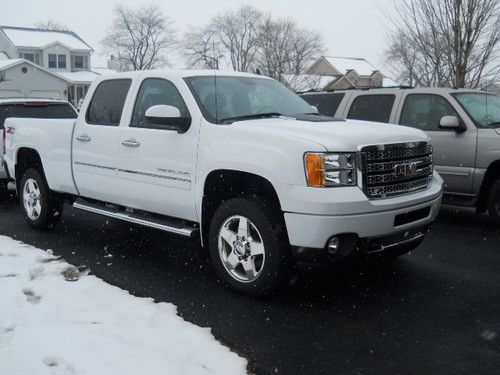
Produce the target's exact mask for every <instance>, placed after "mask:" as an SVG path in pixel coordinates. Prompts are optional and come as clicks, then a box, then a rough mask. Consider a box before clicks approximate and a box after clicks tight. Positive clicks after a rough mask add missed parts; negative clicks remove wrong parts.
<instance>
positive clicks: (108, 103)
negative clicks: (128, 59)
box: [86, 79, 131, 126]
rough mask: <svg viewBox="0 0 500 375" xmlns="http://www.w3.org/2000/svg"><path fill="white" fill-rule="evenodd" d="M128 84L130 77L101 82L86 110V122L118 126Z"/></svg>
mask: <svg viewBox="0 0 500 375" xmlns="http://www.w3.org/2000/svg"><path fill="white" fill-rule="evenodd" d="M130 84H131V80H130V79H112V80H108V81H103V82H101V83H100V84H99V86H97V89H96V90H95V92H94V96H93V97H92V100H91V102H90V105H89V108H88V110H87V114H86V120H87V123H89V124H93V125H109V126H118V125H119V124H120V119H121V117H122V111H123V105H124V104H125V99H127V94H128V90H129V88H130Z"/></svg>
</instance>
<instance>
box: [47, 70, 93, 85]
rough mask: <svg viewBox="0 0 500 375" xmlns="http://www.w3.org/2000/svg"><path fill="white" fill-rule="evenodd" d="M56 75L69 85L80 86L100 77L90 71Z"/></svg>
mask: <svg viewBox="0 0 500 375" xmlns="http://www.w3.org/2000/svg"><path fill="white" fill-rule="evenodd" d="M57 74H59V75H60V76H63V77H64V78H65V79H66V80H67V81H69V82H71V83H80V84H90V83H92V82H93V81H94V80H95V79H96V78H97V77H99V76H100V74H99V73H95V72H92V71H90V70H81V71H79V72H57Z"/></svg>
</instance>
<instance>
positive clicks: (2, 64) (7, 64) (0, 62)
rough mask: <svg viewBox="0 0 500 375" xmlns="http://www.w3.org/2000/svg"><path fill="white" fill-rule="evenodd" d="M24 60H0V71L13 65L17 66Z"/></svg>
mask: <svg viewBox="0 0 500 375" xmlns="http://www.w3.org/2000/svg"><path fill="white" fill-rule="evenodd" d="M23 61H24V59H6V60H0V70H1V69H8V68H10V67H12V66H14V65H17V64H19V63H21V62H23Z"/></svg>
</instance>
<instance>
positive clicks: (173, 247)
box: [0, 200, 500, 374]
mask: <svg viewBox="0 0 500 375" xmlns="http://www.w3.org/2000/svg"><path fill="white" fill-rule="evenodd" d="M65 209H66V211H65V213H64V216H63V220H62V223H61V224H60V225H59V226H58V227H57V228H56V230H55V231H51V232H39V231H34V230H32V229H30V228H29V227H28V226H27V224H25V222H24V219H23V217H22V212H21V210H20V209H19V207H18V205H17V203H16V202H15V201H13V200H12V201H9V202H6V203H3V204H2V205H0V218H1V220H0V234H1V235H6V236H10V237H13V238H16V239H18V240H20V241H23V242H26V243H28V244H32V245H35V246H37V247H39V248H42V249H52V250H53V251H54V254H56V255H61V256H62V257H63V258H64V259H66V260H67V261H68V262H70V263H72V264H74V265H87V266H89V267H90V268H91V270H92V273H93V274H95V275H97V276H98V277H100V278H102V279H104V280H105V281H107V282H109V283H111V284H114V285H116V286H119V287H120V288H123V289H125V290H128V291H129V292H130V293H132V294H134V295H136V296H143V297H152V298H154V299H155V300H156V301H167V302H172V303H174V304H175V305H177V306H178V310H179V314H180V315H182V316H183V317H184V318H185V319H186V320H188V321H190V322H193V323H195V324H198V325H201V326H209V327H212V330H213V333H214V335H215V336H216V338H217V339H219V340H220V341H221V342H223V343H224V344H226V345H228V346H230V347H231V348H232V349H233V350H235V351H236V352H238V353H239V354H241V355H243V356H245V357H246V358H248V360H249V363H250V367H249V370H250V371H251V372H253V373H257V374H273V373H278V374H297V373H311V374H312V373H315V374H320V373H321V374H327V373H329V374H333V373H403V372H404V373H419V374H422V373H464V374H465V373H476V374H477V373H484V374H492V373H495V372H497V371H498V369H499V368H500V314H499V311H500V272H499V269H500V233H499V230H498V229H497V228H495V226H494V225H493V223H492V222H491V221H490V220H489V218H488V217H486V216H484V217H483V216H480V217H477V216H475V215H474V214H473V213H471V212H469V211H467V210H459V211H457V210H455V209H451V208H445V209H443V210H442V211H441V213H440V216H439V218H438V221H437V223H436V225H435V226H434V228H433V231H432V234H431V235H429V236H428V237H427V238H426V239H425V241H424V243H423V244H422V246H421V247H420V248H419V249H418V250H417V251H416V252H413V253H412V254H410V255H405V256H403V257H402V258H400V259H399V260H398V261H396V262H394V263H391V264H388V265H373V266H370V267H367V266H363V267H358V268H353V269H349V270H344V271H339V270H337V271H335V270H328V271H327V270H315V271H314V272H312V271H302V272H301V273H300V274H299V275H298V277H297V278H296V279H295V280H294V281H293V283H292V285H291V286H290V288H288V289H287V290H286V291H284V292H283V293H280V294H279V295H278V296H277V297H273V298H271V299H264V300H255V299H250V298H248V297H243V296H240V295H238V294H235V293H233V292H231V291H229V290H227V289H226V288H225V287H223V286H222V285H219V284H218V282H217V280H216V278H215V276H214V272H213V271H212V270H211V265H210V263H209V259H208V257H207V256H206V255H205V253H204V252H203V250H202V249H201V248H200V247H199V245H198V244H197V243H196V242H194V241H193V242H190V241H187V240H185V239H183V238H178V237H174V236H170V235H168V234H165V233H163V232H160V231H156V230H151V229H147V228H142V227H138V226H133V225H129V224H125V223H122V222H118V221H113V220H108V219H107V218H104V217H100V216H96V215H91V214H86V213H83V212H80V211H76V210H74V209H72V208H70V207H69V206H66V208H65ZM110 254H111V255H112V256H111V255H110Z"/></svg>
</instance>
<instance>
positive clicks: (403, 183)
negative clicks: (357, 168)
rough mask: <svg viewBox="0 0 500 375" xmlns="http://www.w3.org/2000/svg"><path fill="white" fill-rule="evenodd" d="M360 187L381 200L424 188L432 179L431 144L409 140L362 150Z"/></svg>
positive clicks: (373, 197)
mask: <svg viewBox="0 0 500 375" xmlns="http://www.w3.org/2000/svg"><path fill="white" fill-rule="evenodd" d="M361 159H362V173H363V180H362V181H363V190H364V192H365V194H366V195H367V196H368V197H369V198H371V199H381V198H388V197H394V196H398V195H403V194H408V193H413V192H416V191H419V190H424V189H426V188H427V187H428V186H429V185H430V183H431V182H432V172H433V166H432V145H431V144H430V143H429V142H409V143H398V144H389V145H374V146H366V147H363V148H362V149H361Z"/></svg>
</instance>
